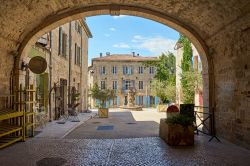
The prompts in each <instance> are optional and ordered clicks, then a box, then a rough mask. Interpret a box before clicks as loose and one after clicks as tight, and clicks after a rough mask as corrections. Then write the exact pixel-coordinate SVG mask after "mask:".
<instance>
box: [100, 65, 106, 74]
mask: <svg viewBox="0 0 250 166" xmlns="http://www.w3.org/2000/svg"><path fill="white" fill-rule="evenodd" d="M100 74H101V75H103V74H106V67H105V66H101V71H100Z"/></svg>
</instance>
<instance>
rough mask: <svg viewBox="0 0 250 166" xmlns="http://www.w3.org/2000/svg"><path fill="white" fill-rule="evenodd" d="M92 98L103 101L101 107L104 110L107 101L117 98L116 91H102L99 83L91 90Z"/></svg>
mask: <svg viewBox="0 0 250 166" xmlns="http://www.w3.org/2000/svg"><path fill="white" fill-rule="evenodd" d="M90 92H91V94H90V95H91V96H92V97H93V98H95V99H98V100H100V101H101V103H100V104H101V105H100V106H101V107H102V108H104V106H105V103H106V101H108V100H110V99H114V98H115V91H114V90H110V89H103V90H101V89H100V88H99V86H98V84H97V83H95V84H94V86H93V88H91V89H90Z"/></svg>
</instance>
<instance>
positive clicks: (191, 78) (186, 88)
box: [179, 35, 196, 104]
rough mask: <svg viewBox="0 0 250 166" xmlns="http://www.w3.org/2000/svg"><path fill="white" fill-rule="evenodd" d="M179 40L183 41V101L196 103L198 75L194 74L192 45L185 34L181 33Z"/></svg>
mask: <svg viewBox="0 0 250 166" xmlns="http://www.w3.org/2000/svg"><path fill="white" fill-rule="evenodd" d="M179 42H181V43H182V45H183V59H182V63H181V69H182V75H181V76H182V78H181V86H182V92H183V103H184V104H188V103H194V95H195V85H196V83H195V80H196V76H195V74H194V70H193V65H192V57H193V52H192V46H191V42H190V41H189V39H188V38H187V37H185V36H183V35H180V38H179Z"/></svg>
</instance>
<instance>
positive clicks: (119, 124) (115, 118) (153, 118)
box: [65, 109, 166, 139]
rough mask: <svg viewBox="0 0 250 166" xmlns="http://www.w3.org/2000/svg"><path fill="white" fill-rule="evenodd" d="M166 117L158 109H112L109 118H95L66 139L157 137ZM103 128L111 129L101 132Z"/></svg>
mask: <svg viewBox="0 0 250 166" xmlns="http://www.w3.org/2000/svg"><path fill="white" fill-rule="evenodd" d="M93 112H95V111H93ZM165 117H166V113H159V112H157V111H156V109H148V110H145V109H144V111H128V110H122V109H110V111H109V118H98V117H94V118H93V119H90V120H88V121H86V122H85V123H83V124H82V125H80V126H78V127H77V128H76V129H75V130H73V131H72V132H70V133H69V134H68V135H67V136H66V137H65V138H70V139H75V138H76V139H111V138H112V139H119V138H140V137H157V136H158V135H159V121H160V119H161V118H165ZM103 126H104V127H111V128H110V129H109V130H99V127H103Z"/></svg>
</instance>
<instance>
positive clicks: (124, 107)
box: [120, 88, 142, 111]
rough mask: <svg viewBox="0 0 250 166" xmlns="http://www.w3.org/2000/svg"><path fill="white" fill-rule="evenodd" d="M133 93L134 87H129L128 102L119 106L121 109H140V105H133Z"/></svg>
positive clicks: (134, 92)
mask: <svg viewBox="0 0 250 166" xmlns="http://www.w3.org/2000/svg"><path fill="white" fill-rule="evenodd" d="M135 94H136V91H135V89H134V88H130V89H129V91H128V104H127V105H123V106H120V108H122V109H129V110H133V111H142V106H138V105H135Z"/></svg>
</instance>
